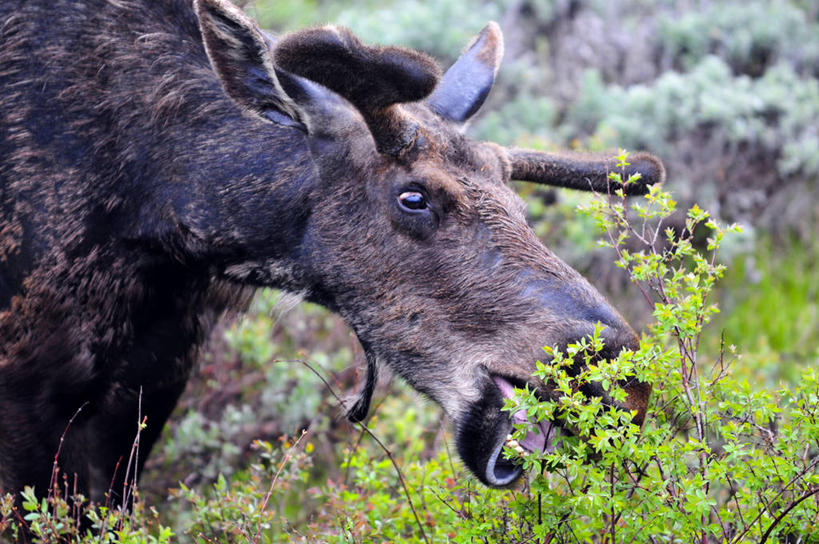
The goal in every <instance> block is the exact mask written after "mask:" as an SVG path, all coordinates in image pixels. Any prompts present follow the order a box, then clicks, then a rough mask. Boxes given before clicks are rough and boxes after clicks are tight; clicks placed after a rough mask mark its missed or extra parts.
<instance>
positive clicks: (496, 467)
mask: <svg viewBox="0 0 819 544" xmlns="http://www.w3.org/2000/svg"><path fill="white" fill-rule="evenodd" d="M492 381H493V382H494V383H495V386H496V387H497V389H498V391H499V392H500V395H501V398H502V399H510V398H512V397H513V395H514V389H515V386H516V385H513V383H512V382H511V381H509V379H507V378H504V377H501V376H497V375H496V376H492ZM518 387H519V388H522V387H521V386H520V385H518ZM504 414H506V412H504ZM517 424H527V425H528V431H527V432H526V435H525V436H524V438H523V439H522V440H521V441H520V442H517V441H514V440H512V439H511V432H512V430H513V425H517ZM505 428H506V429H507V432H506V433H504V434H502V435H501V440H499V441H498V443H497V444H496V445H495V447H494V449H493V450H492V453H491V454H490V456H489V459H488V462H487V463H486V472H485V478H486V481H487V483H488V484H489V485H492V486H495V487H505V486H508V485H510V484H512V483H513V482H514V481H515V480H517V479H518V478H519V477H520V475H521V473H522V469H521V467H520V466H519V465H517V464H516V463H515V462H514V461H513V460H511V459H506V458H505V457H504V455H503V447H504V446H506V445H508V446H510V447H511V448H513V449H515V450H517V451H518V453H525V452H529V453H535V452H544V451H545V452H552V451H554V439H555V435H556V432H557V428H556V426H555V424H554V422H552V421H546V420H543V421H535V420H533V419H531V418H529V417H528V416H527V414H526V411H525V410H518V411H516V412H513V413H512V415H511V417H510V418H507V421H506V425H505Z"/></svg>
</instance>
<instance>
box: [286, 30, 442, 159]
mask: <svg viewBox="0 0 819 544" xmlns="http://www.w3.org/2000/svg"><path fill="white" fill-rule="evenodd" d="M274 58H275V61H276V64H277V65H278V66H279V67H280V68H282V69H284V70H286V71H288V72H291V73H293V74H296V75H298V76H301V77H304V78H307V79H310V80H312V81H315V82H316V83H319V84H321V85H323V86H325V87H327V88H329V89H331V90H332V91H335V92H336V93H338V94H340V95H341V96H343V97H344V98H346V99H347V100H348V101H350V102H351V103H352V104H353V105H354V106H355V107H356V108H357V109H358V110H359V111H360V112H361V114H362V116H363V117H364V120H365V121H366V122H367V125H368V126H369V128H370V132H371V133H372V135H373V138H374V139H375V142H376V146H377V147H378V150H379V152H381V153H384V154H387V155H393V156H400V155H402V154H403V153H404V151H406V150H407V149H409V148H410V147H411V145H412V143H413V142H414V141H415V138H416V132H417V128H418V127H417V124H416V123H415V122H414V121H413V120H412V119H411V118H410V117H409V116H408V115H406V114H405V113H404V112H402V111H401V109H400V104H401V103H402V102H415V101H418V100H421V99H423V98H425V97H426V96H428V95H429V94H430V93H431V92H432V90H433V89H434V88H435V85H436V84H437V83H438V79H439V78H440V76H441V70H440V68H439V67H438V65H437V64H436V63H435V61H433V60H432V59H431V58H429V57H427V56H426V55H423V54H421V53H418V52H416V51H411V50H409V49H403V48H400V47H370V46H366V45H364V44H362V43H361V42H360V41H359V40H358V38H356V37H355V36H354V35H353V34H352V33H351V32H350V31H349V30H347V29H345V28H340V27H336V26H324V27H321V28H312V29H308V30H303V31H300V32H295V33H293V34H290V35H288V36H285V37H284V38H282V39H281V41H280V42H279V43H278V44H277V45H276V49H275V52H274Z"/></svg>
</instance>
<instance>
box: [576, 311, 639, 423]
mask: <svg viewBox="0 0 819 544" xmlns="http://www.w3.org/2000/svg"><path fill="white" fill-rule="evenodd" d="M595 325H597V323H587V324H586V326H585V327H583V328H585V329H587V330H588V331H589V332H587V333H586V334H585V335H583V336H590V335H591V334H592V332H593V331H594V327H595ZM600 337H601V338H602V340H603V348H602V349H601V350H600V351H599V352H597V353H596V354H595V355H594V358H595V359H598V360H612V359H615V358H616V357H617V356H619V355H620V352H622V351H623V350H631V351H637V349H639V347H640V339H639V338H638V337H637V334H636V333H635V332H634V330H633V329H632V328H631V327H630V326H629V325H628V324H627V323H625V321H623V320H619V322H617V323H616V324H613V325H606V326H604V327H603V329H602V331H601V332H600ZM578 340H580V339H579V338H577V339H576V340H575V341H574V342H577V341H578ZM570 343H571V342H570ZM584 361H585V358H584V357H583V356H582V355H581V354H579V355H578V358H577V360H576V362H575V364H576V367H579V365H582V364H584ZM620 386H621V387H622V388H623V390H624V391H625V392H626V400H625V401H624V402H622V403H620V402H615V401H613V400H612V399H611V397H610V395H609V394H608V392H606V390H605V389H603V387H602V385H601V384H599V383H596V382H590V383H587V384H584V385H583V386H581V388H580V390H581V391H582V392H583V393H584V394H585V395H587V396H593V397H600V398H601V399H603V402H604V404H608V405H612V406H617V407H618V408H621V409H624V410H628V411H631V412H633V413H634V416H633V418H632V421H633V422H634V423H635V424H636V425H640V426H642V424H643V420H644V419H645V414H646V410H647V407H648V398H649V395H650V394H651V386H650V385H649V384H647V383H644V382H641V381H639V380H637V379H636V378H629V379H626V380H624V381H623V382H621V383H620Z"/></svg>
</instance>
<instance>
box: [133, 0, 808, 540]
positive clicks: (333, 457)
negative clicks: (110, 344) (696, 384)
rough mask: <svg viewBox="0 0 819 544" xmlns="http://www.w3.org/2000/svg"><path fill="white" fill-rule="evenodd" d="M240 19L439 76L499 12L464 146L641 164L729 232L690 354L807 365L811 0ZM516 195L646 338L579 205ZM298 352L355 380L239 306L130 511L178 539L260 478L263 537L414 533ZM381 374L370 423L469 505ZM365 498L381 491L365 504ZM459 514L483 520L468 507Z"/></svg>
mask: <svg viewBox="0 0 819 544" xmlns="http://www.w3.org/2000/svg"><path fill="white" fill-rule="evenodd" d="M246 9H247V11H248V12H249V13H250V14H251V15H253V16H254V17H255V18H256V19H257V20H259V21H260V23H261V24H262V26H263V27H265V28H268V29H270V30H271V31H272V32H273V33H274V34H278V33H282V32H286V31H288V30H291V29H296V28H300V27H304V26H307V25H314V24H322V23H325V22H333V23H336V24H341V25H344V26H347V27H349V28H351V29H352V30H353V31H354V32H355V33H356V34H358V35H359V36H360V37H361V38H362V39H363V40H365V41H367V42H374V43H381V44H399V45H404V46H409V47H413V48H417V49H420V50H423V51H425V52H427V53H429V54H431V55H433V56H434V57H436V58H437V59H439V61H440V62H441V63H442V65H443V66H444V67H446V66H448V64H449V63H451V62H452V61H453V60H454V59H455V58H456V57H457V56H458V54H459V53H460V52H461V50H462V49H463V47H464V46H465V45H466V43H467V42H468V41H469V39H470V38H471V37H472V36H473V35H474V34H475V33H477V32H478V31H479V30H480V29H481V28H482V27H483V25H484V24H485V23H486V22H487V21H488V20H496V21H498V22H499V23H500V24H501V26H502V28H503V30H504V35H505V38H506V56H505V60H504V64H503V66H502V68H501V71H500V74H499V78H498V81H497V83H496V86H495V88H494V90H493V92H492V94H491V95H490V98H489V100H488V102H487V103H486V105H485V106H484V108H483V110H482V111H481V113H480V114H479V116H478V117H477V118H476V119H475V121H474V122H473V123H472V125H471V126H470V128H469V133H470V135H471V136H472V137H474V138H479V139H486V140H492V141H496V142H498V143H501V144H506V145H518V146H525V147H534V148H539V149H544V150H555V149H565V148H574V149H592V150H616V149H617V148H618V147H619V148H625V149H628V150H647V151H651V152H653V153H655V154H657V155H658V156H660V157H661V158H662V160H663V161H664V162H665V164H666V166H667V169H668V184H667V186H668V188H669V189H670V190H671V191H672V192H673V194H674V196H675V198H676V199H677V200H678V201H679V202H680V206H679V209H683V210H685V209H687V207H688V206H689V205H691V204H693V203H695V202H696V203H698V204H699V205H700V206H701V207H702V208H705V209H707V210H709V211H710V212H711V213H712V215H713V216H715V217H717V218H718V219H719V220H721V221H723V222H738V223H740V224H742V225H743V226H744V229H745V235H744V236H743V237H740V238H734V239H732V240H731V241H730V242H731V243H730V244H727V245H726V246H724V251H723V253H722V258H723V259H724V261H725V262H726V263H727V264H728V265H729V271H728V274H727V276H726V278H725V280H724V281H723V282H722V285H721V286H720V288H719V292H718V293H719V294H718V300H717V301H716V302H718V303H719V305H720V308H721V314H720V316H719V317H718V318H717V319H716V322H715V323H714V324H713V325H712V326H711V327H710V333H709V334H710V336H709V337H708V338H707V339H706V350H707V351H708V352H709V353H711V354H712V355H713V356H716V354H717V353H718V350H719V345H720V342H721V339H722V338H723V337H724V341H725V343H726V344H735V345H737V346H738V348H739V351H740V352H741V353H743V356H742V359H741V360H740V361H739V362H738V372H740V373H744V374H746V376H747V379H748V381H749V382H750V383H751V385H752V386H759V387H763V386H765V387H776V386H777V385H778V384H780V383H785V384H787V383H788V382H789V381H791V380H795V379H796V377H797V376H799V372H800V369H803V368H805V367H809V366H812V365H816V363H817V359H819V335H818V334H817V332H819V305H817V298H819V297H818V296H817V290H819V266H817V258H818V257H819V242H818V241H817V226H818V225H817V219H818V218H819V198H817V196H818V195H817V193H818V192H819V183H817V182H818V181H819V3H817V2H816V1H815V0H790V1H787V0H779V1H775V0H770V1H764V0H725V1H709V0H678V1H674V0H503V1H498V2H479V1H474V0H438V1H436V2H420V1H419V0H401V1H397V0H378V1H375V0H361V1H357V2H350V1H348V0H347V1H340V0H275V1H274V0H256V2H253V3H249V4H247V5H246ZM520 192H521V194H522V195H523V196H524V198H525V199H526V200H527V202H528V204H529V212H530V219H531V221H532V224H533V226H534V228H535V230H536V231H537V232H538V234H539V235H540V236H541V237H542V239H543V240H544V242H545V243H546V244H547V245H548V246H550V247H551V248H552V249H553V250H554V251H555V252H556V253H557V254H558V255H560V256H561V257H562V258H563V259H565V260H566V261H567V262H569V264H571V265H572V266H574V267H575V268H577V269H578V270H580V271H581V272H582V273H584V274H585V275H586V276H587V277H589V279H590V280H591V282H592V284H594V285H596V286H597V287H598V288H599V289H600V290H601V291H602V292H604V293H605V294H606V295H607V296H609V297H610V298H611V299H612V300H613V302H614V304H615V306H617V307H618V308H620V309H621V311H622V312H623V313H624V314H625V315H626V317H627V318H628V319H629V320H630V321H631V322H632V323H633V324H634V325H635V328H637V329H638V330H639V328H640V327H642V326H644V325H645V324H646V323H647V322H648V320H649V319H650V317H651V314H650V309H649V308H647V307H646V304H645V302H644V301H642V300H640V299H639V297H638V295H637V293H636V292H635V291H634V290H633V289H632V288H631V287H630V286H629V285H628V281H627V278H626V275H625V273H623V272H622V271H621V270H619V269H617V268H615V267H614V266H613V264H612V262H613V260H614V259H613V258H612V256H611V255H610V254H609V253H607V251H606V250H603V249H599V248H598V247H597V244H596V242H595V240H596V239H597V238H598V234H597V232H596V230H595V228H594V225H593V224H592V221H591V220H590V219H589V218H585V217H579V216H578V214H577V213H576V207H577V205H578V204H579V203H581V202H583V200H584V199H586V198H588V196H587V195H583V194H577V193H570V192H562V191H557V192H556V191H550V190H545V189H543V188H541V187H534V186H526V185H525V184H521V185H520ZM672 222H673V221H672ZM298 361H309V362H310V363H311V364H312V365H314V366H315V367H316V368H319V369H321V372H322V373H323V374H324V375H325V376H326V377H327V378H328V380H329V382H330V384H331V385H332V386H333V388H335V390H336V391H338V392H339V393H341V394H344V395H350V394H352V393H353V392H354V391H356V390H357V387H359V386H360V379H361V378H362V376H361V375H360V373H361V370H362V369H363V368H364V366H365V365H364V361H363V356H362V353H361V350H360V347H359V346H358V345H357V343H356V341H355V338H354V337H353V336H352V335H351V333H350V331H349V329H348V328H347V327H346V326H345V325H344V324H343V323H342V322H341V321H340V320H339V319H338V318H336V317H334V316H332V315H331V314H329V313H328V312H326V311H325V310H323V309H321V308H319V307H316V306H313V305H310V304H304V303H302V304H298V301H296V300H294V299H293V298H292V297H290V296H288V295H284V294H281V293H278V292H274V291H265V292H261V293H259V295H258V296H257V299H256V301H255V302H254V305H253V308H252V310H251V312H250V313H249V314H247V315H244V316H232V317H231V318H229V319H227V320H226V321H225V322H224V323H223V325H222V326H221V327H220V329H219V330H218V331H217V333H216V335H215V336H214V338H213V340H212V342H211V346H210V348H209V351H208V353H206V354H205V355H204V358H203V362H202V364H201V369H200V371H199V373H198V375H197V377H196V378H195V380H194V381H193V382H192V383H191V384H190V387H189V390H188V391H187V393H186V395H185V397H184V399H183V401H182V403H181V404H180V406H179V407H178V409H177V412H176V415H175V417H174V419H173V421H172V422H171V423H170V424H169V426H168V428H167V429H166V431H165V433H164V442H162V443H160V444H159V445H158V446H157V447H156V449H155V451H154V454H153V456H152V457H151V459H150V461H149V466H148V467H147V473H146V474H144V475H143V478H142V493H143V498H145V499H146V503H147V504H151V505H156V508H158V509H160V514H161V515H162V517H163V522H164V523H165V524H170V525H172V526H173V528H174V530H175V531H177V533H178V534H182V533H184V532H185V531H187V532H188V536H187V537H185V536H184V535H182V536H180V538H182V539H183V540H184V539H185V538H190V539H195V538H197V537H196V535H203V536H202V537H201V538H205V539H207V538H211V537H212V538H216V537H217V536H218V535H219V532H218V531H217V530H216V529H214V528H215V527H219V522H220V520H210V521H209V522H207V523H205V522H203V521H202V520H201V518H198V519H197V520H194V513H195V512H196V511H197V510H200V511H201V510H203V509H205V510H206V509H207V505H208V501H212V500H217V499H214V497H219V499H218V500H220V501H221V502H222V503H223V504H224V503H225V501H228V502H229V501H236V502H237V504H239V503H241V501H242V500H243V497H245V498H246V496H247V495H248V494H251V492H250V491H248V489H250V488H251V487H252V486H253V485H256V484H259V485H260V486H261V489H262V490H265V489H266V486H267V484H268V483H269V478H268V479H267V480H265V479H264V477H263V476H264V474H267V475H268V477H272V475H276V476H277V477H279V480H278V482H277V490H276V493H275V494H274V495H273V496H272V497H271V501H272V502H271V503H270V504H269V505H268V509H269V510H270V511H271V512H272V513H273V515H272V516H270V517H269V518H266V519H265V520H264V523H265V524H266V525H264V526H265V527H266V528H267V530H269V531H271V532H270V534H271V535H273V536H270V537H269V539H270V540H269V541H273V542H275V541H279V540H285V539H293V540H299V539H302V538H303V539H305V540H308V541H310V540H311V537H310V536H309V535H316V534H319V533H320V534H323V535H325V538H326V535H327V534H330V533H333V531H334V533H333V534H337V535H340V536H338V541H339V542H348V541H356V542H357V541H370V540H368V539H367V538H370V537H366V538H365V537H363V536H362V537H361V539H360V540H358V539H356V537H355V535H368V534H369V535H381V536H379V537H377V538H376V537H372V538H373V541H390V540H394V539H395V538H396V537H395V536H390V535H391V534H401V532H400V529H390V530H389V531H398V532H397V533H390V532H389V531H388V530H387V529H385V528H384V527H381V526H378V523H376V521H377V520H383V523H384V524H391V526H393V527H399V528H400V527H401V526H402V525H401V524H402V523H405V524H410V525H411V524H412V523H414V522H411V521H410V520H409V519H408V518H407V516H409V514H408V511H407V509H406V508H403V509H402V508H401V506H400V505H399V504H398V503H400V502H401V501H402V499H401V496H400V492H399V491H398V490H397V489H398V488H397V485H398V482H397V479H396V476H395V473H394V471H391V469H390V467H389V464H390V463H389V460H388V458H387V455H386V453H385V452H384V451H383V450H381V449H380V448H379V447H378V446H377V445H375V444H374V443H373V442H372V440H371V439H369V438H367V437H366V436H363V435H362V433H361V432H360V431H358V430H356V428H355V427H353V426H351V425H349V424H347V423H346V422H345V421H344V419H343V416H342V412H341V410H340V408H339V407H338V403H337V401H336V400H335V399H333V398H332V396H331V395H330V394H328V392H327V391H326V388H325V385H324V384H323V383H322V382H321V381H320V380H319V379H318V378H317V377H316V376H315V375H314V374H313V373H311V372H310V371H309V370H308V369H307V368H305V367H304V366H303V365H302V364H301V363H299V362H298ZM385 374H386V373H385ZM381 382H382V383H381V384H380V386H379V389H378V393H377V395H376V398H375V401H374V409H373V411H372V413H374V415H373V416H372V420H371V421H370V423H369V424H370V426H371V427H372V428H373V429H374V430H375V431H376V432H377V433H378V435H379V436H380V437H381V438H382V440H384V441H385V443H386V444H387V446H388V447H389V449H390V450H391V451H392V452H393V453H394V455H395V456H396V457H397V458H398V460H399V462H400V463H401V464H402V466H404V467H405V469H406V470H407V471H408V472H409V473H412V474H415V475H416V476H417V477H419V478H421V481H423V478H424V477H425V475H426V474H429V475H431V477H434V478H444V479H446V478H453V477H455V478H456V479H458V478H459V480H458V483H457V484H456V483H453V484H452V485H453V486H455V485H457V486H463V487H464V488H465V489H466V495H465V496H466V502H467V503H468V502H469V500H470V499H469V498H470V491H469V489H470V486H474V485H475V484H474V482H471V481H470V480H468V479H467V478H466V475H465V474H464V472H465V471H464V470H463V469H462V468H461V467H460V466H459V465H458V464H457V463H458V461H457V460H456V459H455V458H454V456H452V455H450V454H449V449H450V448H449V446H450V445H449V442H448V440H449V435H448V429H447V426H446V422H445V421H443V418H442V415H441V414H440V411H439V409H438V408H437V407H435V406H433V405H432V404H431V403H429V402H427V401H425V400H424V399H422V398H420V397H419V396H418V395H417V394H415V393H413V392H412V391H410V390H409V389H408V388H407V387H406V386H404V385H402V384H401V383H399V382H398V381H397V380H393V379H392V378H391V377H390V376H388V375H387V376H385V377H383V378H382V380H381ZM149 424H150V422H149ZM304 430H306V431H307V433H306V434H305V435H304V436H303V437H301V438H300V439H299V437H300V436H301V433H302V431H304ZM284 435H287V436H290V437H293V438H290V439H287V438H281V439H280V437H282V436H284ZM295 439H299V440H298V444H297V445H296V446H294V440H295ZM257 440H262V441H263V442H258V441H257ZM254 441H257V442H254ZM271 452H279V453H278V457H276V455H274V453H271ZM288 452H289V453H288ZM282 455H284V456H286V458H287V460H288V463H286V464H285V465H282V464H281V461H282ZM288 455H289V456H288ZM273 458H275V459H277V461H275V462H273V461H270V459H273ZM265 459H267V461H265ZM282 466H284V468H283V469H282V468H281V467H282ZM266 467H267V468H266ZM270 467H272V470H270ZM447 467H448V468H447ZM266 470H267V471H268V472H265V471H266ZM277 471H281V472H282V474H278V473H277ZM220 475H222V476H223V477H222V478H220ZM447 481H448V480H447ZM180 482H181V483H182V485H180ZM214 484H215V485H216V487H215V488H214V487H213V485H214ZM379 485H380V486H382V487H385V488H386V489H387V490H388V491H389V490H390V489H392V492H391V494H390V493H387V494H381V495H377V497H378V498H374V497H376V496H375V495H367V494H366V493H365V492H364V491H363V490H364V489H366V488H367V487H368V486H369V487H370V488H371V489H377V488H378V486H379ZM220 486H221V487H220ZM245 486H250V487H245ZM228 488H229V491H226V489H228ZM169 489H170V490H171V491H170V492H169ZM257 493H258V491H257ZM493 493H495V492H493ZM497 493H501V492H497ZM262 494H264V493H263V492H262ZM169 496H170V499H168V497H169ZM225 497H228V499H226V498H225ZM384 497H387V498H384ZM389 497H393V500H394V503H391V502H390V499H389ZM460 497H461V500H463V497H464V495H463V494H462V495H460ZM498 497H500V495H498ZM420 500H422V501H426V500H428V501H430V502H429V503H427V502H425V509H424V512H425V513H422V516H428V517H431V520H430V519H425V522H428V523H429V524H430V527H432V526H434V525H435V524H436V516H437V515H438V514H440V516H441V517H445V516H447V515H449V516H453V515H454V516H455V517H456V518H457V516H458V514H457V509H454V508H452V507H451V505H450V504H448V503H444V502H442V501H437V507H433V506H431V503H436V498H435V497H427V498H426V499H425V498H424V497H421V499H420ZM481 500H482V499H481ZM498 500H513V499H512V498H509V499H498ZM442 504H445V505H446V507H444V506H442ZM460 506H463V505H460ZM471 508H474V509H480V508H481V502H480V500H479V499H478V498H477V496H476V498H474V500H473V505H472V506H471ZM450 510H451V512H450ZM436 512H437V514H436ZM453 512H454V513H455V514H453ZM220 515H225V514H224V511H222V514H220ZM374 520H375V521H374ZM221 521H222V522H224V520H221ZM259 523H262V522H261V521H260V522H259ZM271 527H272V528H271ZM208 531H212V533H209V532H208ZM254 531H255V530H254ZM321 531H325V532H321ZM326 531H330V532H329V533H328V532H326ZM487 531H488V529H487ZM433 532H434V531H433ZM209 534H210V535H211V536H210V537H209V536H208V535H209ZM485 534H490V533H489V532H487V533H485ZM315 538H318V537H315ZM216 540H219V539H218V538H216ZM319 540H321V539H319ZM398 541H400V540H398ZM488 541H490V542H491V541H493V540H491V539H490V540H488Z"/></svg>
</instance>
